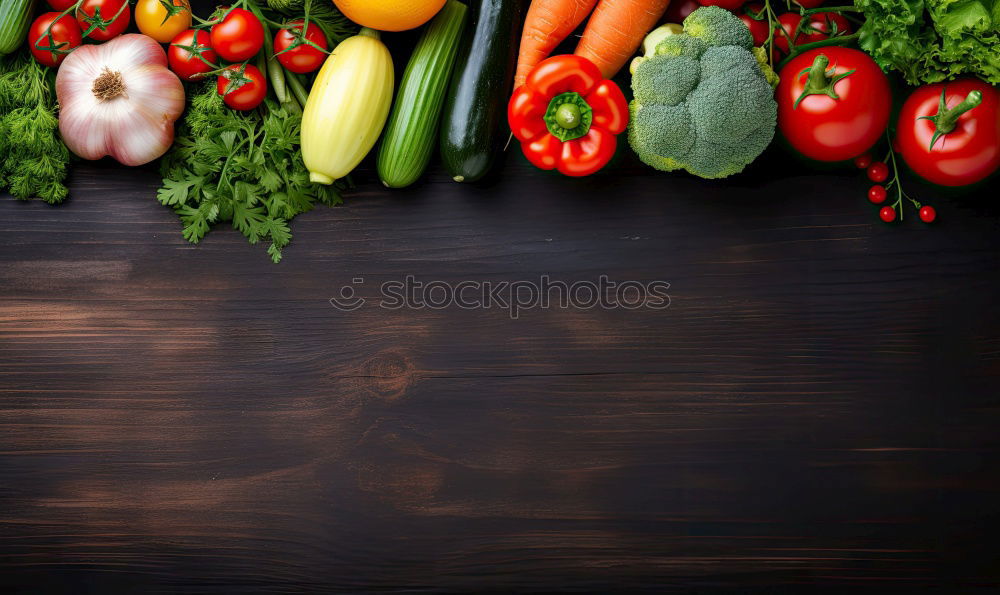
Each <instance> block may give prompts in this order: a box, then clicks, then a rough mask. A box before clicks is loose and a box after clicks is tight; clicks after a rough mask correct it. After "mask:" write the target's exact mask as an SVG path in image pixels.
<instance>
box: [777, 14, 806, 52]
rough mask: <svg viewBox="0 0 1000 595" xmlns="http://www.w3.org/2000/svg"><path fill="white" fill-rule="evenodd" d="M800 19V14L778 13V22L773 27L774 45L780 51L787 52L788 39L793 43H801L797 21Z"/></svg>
mask: <svg viewBox="0 0 1000 595" xmlns="http://www.w3.org/2000/svg"><path fill="white" fill-rule="evenodd" d="M801 21H802V16H801V15H799V14H797V13H794V12H786V13H784V14H779V15H778V24H777V25H775V27H774V47H776V48H778V50H780V51H781V53H783V54H787V53H788V40H789V39H791V40H792V43H793V44H795V45H798V44H799V43H801V41H800V40H799V36H800V33H799V22H801Z"/></svg>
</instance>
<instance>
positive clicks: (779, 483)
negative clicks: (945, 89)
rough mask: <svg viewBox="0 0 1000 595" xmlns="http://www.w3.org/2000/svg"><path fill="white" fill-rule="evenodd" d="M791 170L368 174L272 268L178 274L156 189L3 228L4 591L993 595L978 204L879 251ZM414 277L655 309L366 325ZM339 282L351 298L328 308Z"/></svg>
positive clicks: (104, 171)
mask: <svg viewBox="0 0 1000 595" xmlns="http://www.w3.org/2000/svg"><path fill="white" fill-rule="evenodd" d="M788 160H789V158H788V157H787V156H786V155H784V154H782V153H780V152H772V153H770V154H769V155H767V156H766V158H765V159H764V160H763V162H762V163H760V164H755V165H754V166H753V167H752V168H751V170H750V172H749V173H747V174H746V175H743V176H739V177H737V178H734V179H732V180H730V181H727V182H707V181H703V180H699V179H694V178H691V177H688V176H686V175H676V174H675V175H667V174H660V173H656V172H653V171H651V170H648V169H645V168H642V167H640V166H638V165H637V164H635V163H633V162H631V161H629V160H625V162H624V163H622V164H620V165H619V167H618V168H617V169H615V170H613V171H611V172H608V173H602V174H600V175H598V176H596V177H594V178H591V179H586V180H572V179H567V178H562V177H560V176H558V175H555V174H547V173H543V172H539V171H536V170H533V169H531V168H530V166H528V165H527V164H526V163H525V162H524V161H523V159H522V158H521V157H520V156H517V157H515V158H512V159H510V160H509V162H508V164H507V167H506V170H505V175H503V176H502V177H501V178H500V179H499V180H498V181H497V182H496V183H495V184H493V185H490V186H487V187H472V186H462V185H458V184H455V183H452V182H450V181H449V180H447V179H446V177H445V176H444V175H443V173H442V172H440V171H439V170H437V169H434V170H433V171H432V172H431V174H430V176H429V177H428V179H427V180H426V181H425V182H423V183H421V184H420V185H419V186H417V187H415V188H412V189H410V190H407V191H401V192H389V191H385V190H383V189H381V187H380V186H378V185H377V184H376V183H374V181H373V175H372V172H371V171H370V169H365V170H363V171H362V172H361V173H360V174H359V175H358V176H357V179H358V182H359V185H358V188H357V190H356V191H354V192H353V193H352V194H350V195H349V196H348V198H347V202H346V204H345V205H344V206H343V207H340V208H334V209H328V208H319V209H317V210H315V211H313V212H311V213H309V214H307V215H304V216H301V217H300V218H298V219H296V220H295V222H294V225H293V231H294V233H295V239H294V241H293V244H292V245H291V246H290V247H289V248H288V249H287V250H286V253H285V260H284V261H283V262H282V263H281V264H279V265H273V264H271V263H270V262H269V260H268V259H267V256H266V254H264V251H263V248H262V247H260V246H257V247H250V246H248V245H247V244H246V242H245V240H244V238H243V237H242V236H241V235H239V234H238V233H237V232H236V231H235V230H232V229H218V230H216V231H213V232H212V233H211V234H210V235H209V236H208V238H207V239H206V240H205V241H204V242H203V243H202V244H201V245H199V246H192V245H189V244H187V243H185V242H184V240H183V239H182V238H181V236H180V226H179V223H178V221H177V219H176V217H175V216H174V215H173V214H172V213H171V212H170V211H169V210H167V209H166V208H164V207H161V206H159V205H158V204H157V202H156V200H155V198H154V193H155V189H156V187H157V185H158V182H159V178H158V176H157V175H156V172H155V170H154V169H153V168H140V169H135V170H126V169H123V168H120V167H117V166H115V165H113V164H108V163H103V162H102V163H97V164H85V165H80V166H78V167H75V168H74V171H73V174H72V192H73V196H72V199H71V200H70V201H69V202H67V203H66V204H65V205H63V206H60V207H50V206H46V205H44V204H40V203H20V202H16V201H14V200H12V199H9V197H4V198H3V200H0V221H2V223H3V229H2V235H0V299H2V301H0V353H2V358H0V395H2V401H0V576H2V582H3V584H4V586H5V587H7V589H6V590H8V591H9V590H14V591H24V592H30V593H37V592H42V591H67V592H95V593H108V592H111V591H116V590H119V589H122V590H124V589H128V590H132V591H139V592H144V591H155V592H160V591H191V590H196V591H236V592H244V593H246V592H256V591H277V590H320V591H330V590H336V591H345V590H351V591H353V590H400V591H402V590H408V591H424V590H426V591H439V590H448V591H464V590H499V591H508V590H598V591H601V590H604V591H607V590H620V589H639V588H648V589H654V588H659V589H675V590H702V591H718V592H728V593H732V592H758V591H759V592H774V591H782V592H801V591H803V590H805V589H807V588H810V589H812V590H820V589H825V590H827V591H830V592H839V591H842V590H844V589H847V588H854V589H861V590H866V589H871V590H873V591H877V592H885V591H898V592H913V591H914V590H918V589H920V588H924V587H934V586H938V587H944V586H949V587H951V588H961V589H962V590H963V591H964V592H972V591H974V590H977V589H982V590H983V591H990V590H994V589H996V588H998V587H1000V567H998V554H997V548H996V547H995V536H996V531H997V528H998V522H997V521H998V514H1000V498H998V496H1000V474H998V470H997V465H998V463H1000V437H998V431H997V430H998V424H1000V394H998V387H1000V382H998V380H1000V311H998V309H997V308H996V304H995V301H996V297H997V295H998V289H1000V282H998V278H997V274H996V272H997V270H998V265H1000V262H998V261H1000V250H998V248H1000V240H998V233H997V232H998V217H997V212H996V207H995V205H992V204H991V200H992V199H991V198H990V196H989V195H990V192H991V191H990V190H988V189H983V190H981V191H980V192H979V193H978V194H973V195H966V196H959V197H950V198H948V199H942V200H939V201H937V206H938V210H939V213H940V221H939V223H938V224H936V225H934V226H926V225H923V224H921V223H920V222H919V221H916V220H915V217H912V211H911V212H910V214H911V218H910V219H907V220H906V221H905V222H904V223H903V224H902V225H899V226H894V227H891V226H886V225H883V224H881V223H880V222H878V221H877V218H876V216H875V213H874V212H873V210H872V209H871V208H870V205H867V203H866V201H865V196H864V194H865V189H866V187H867V184H866V182H865V181H864V180H863V179H862V177H861V176H860V175H858V174H857V173H856V172H854V171H846V170H834V171H831V172H827V173H822V172H815V171H807V170H802V169H799V168H797V167H795V166H791V167H785V165H786V164H787V163H788ZM918 190H919V189H918ZM921 192H925V193H926V194H925V196H932V197H939V196H940V193H937V194H935V192H936V191H933V190H927V189H924V190H923V191H921ZM408 274H412V275H414V276H415V277H416V278H417V279H418V280H423V281H425V282H426V281H431V280H441V281H445V282H448V283H453V284H454V283H457V282H459V281H463V280H471V281H491V282H501V281H516V280H536V281H537V280H538V279H539V277H540V276H541V275H549V276H550V278H551V279H553V280H559V281H564V282H574V281H585V280H590V281H593V280H596V279H598V277H599V276H600V275H607V276H608V277H609V278H610V279H612V280H617V281H625V280H635V281H639V282H643V283H648V282H650V281H654V280H664V281H667V282H669V283H670V290H669V295H670V300H671V303H670V306H669V308H666V309H659V310H656V309H650V308H640V309H634V310H626V309H621V308H619V309H600V308H593V309H587V310H585V309H580V308H567V309H561V308H550V309H540V308H536V309H530V310H526V311H523V312H521V313H520V316H519V317H518V318H517V319H512V318H511V317H510V315H509V312H508V311H506V310H504V309H502V308H491V309H474V310H465V309H461V308H456V307H449V308H445V309H442V310H435V309H430V308H424V309H400V310H387V309H384V308H382V307H380V306H379V305H377V304H378V300H379V295H380V288H379V286H380V284H381V283H383V282H387V281H402V280H403V279H404V278H405V276H406V275H408ZM356 277H363V278H364V283H363V284H359V285H355V287H357V295H359V296H361V297H365V298H366V299H368V300H370V301H369V303H367V304H366V305H364V306H363V307H361V308H359V309H357V310H355V311H352V312H345V311H341V310H338V309H336V308H334V307H332V305H331V304H330V303H329V301H328V300H329V298H331V297H335V296H338V295H339V292H340V289H341V287H342V286H344V285H351V284H352V280H353V279H355V278H356Z"/></svg>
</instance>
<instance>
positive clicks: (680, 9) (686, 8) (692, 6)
mask: <svg viewBox="0 0 1000 595" xmlns="http://www.w3.org/2000/svg"><path fill="white" fill-rule="evenodd" d="M699 7H701V4H698V0H676V1H674V2H671V3H670V4H668V5H667V12H666V13H665V14H664V15H663V20H664V21H666V22H668V23H680V22H682V21H683V20H684V19H686V18H687V16H688V15H689V14H691V13H692V12H694V11H695V10H697V9H698V8H699Z"/></svg>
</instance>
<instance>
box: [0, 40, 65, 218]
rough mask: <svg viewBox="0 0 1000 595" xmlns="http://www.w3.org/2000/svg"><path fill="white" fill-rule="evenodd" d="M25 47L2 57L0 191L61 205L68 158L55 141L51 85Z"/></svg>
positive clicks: (42, 68)
mask: <svg viewBox="0 0 1000 595" xmlns="http://www.w3.org/2000/svg"><path fill="white" fill-rule="evenodd" d="M48 71H49V69H47V68H44V67H42V66H41V65H40V64H38V62H36V61H35V60H34V59H32V57H31V54H29V53H28V51H27V49H22V50H21V51H19V52H17V53H15V54H12V55H10V56H6V57H3V58H0V190H4V189H6V190H7V191H8V192H10V193H11V194H12V195H13V196H14V197H15V198H19V199H21V200H26V199H29V198H35V197H37V198H41V199H42V200H44V201H45V202H48V203H53V204H55V203H60V202H62V201H63V200H64V199H65V198H66V196H67V194H68V191H67V190H66V186H65V185H64V184H63V182H64V180H65V179H66V165H67V164H68V163H69V159H70V155H69V150H68V149H67V148H66V145H64V144H63V142H62V140H60V139H59V135H58V128H59V120H58V119H57V117H56V114H55V105H56V99H55V84H54V81H53V77H52V75H51V74H50V73H49V72H48Z"/></svg>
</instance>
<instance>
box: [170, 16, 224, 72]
mask: <svg viewBox="0 0 1000 595" xmlns="http://www.w3.org/2000/svg"><path fill="white" fill-rule="evenodd" d="M209 41H210V37H209V35H208V31H202V30H200V29H188V30H187V31H181V32H180V33H178V34H177V36H176V37H174V38H173V40H171V41H170V47H168V48H167V62H169V63H170V70H173V71H174V72H175V73H176V74H177V76H179V77H180V78H182V79H184V80H186V81H194V80H198V79H199V78H201V76H202V75H203V74H205V73H206V72H208V71H210V70H215V69H216V68H217V67H213V66H212V65H210V64H206V63H205V60H208V61H209V62H211V63H212V64H217V63H218V60H219V57H218V56H217V55H216V54H215V52H214V51H213V50H212V46H210V45H209ZM199 55H200V56H201V58H204V60H202V59H201V58H199V57H198V56H199Z"/></svg>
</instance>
